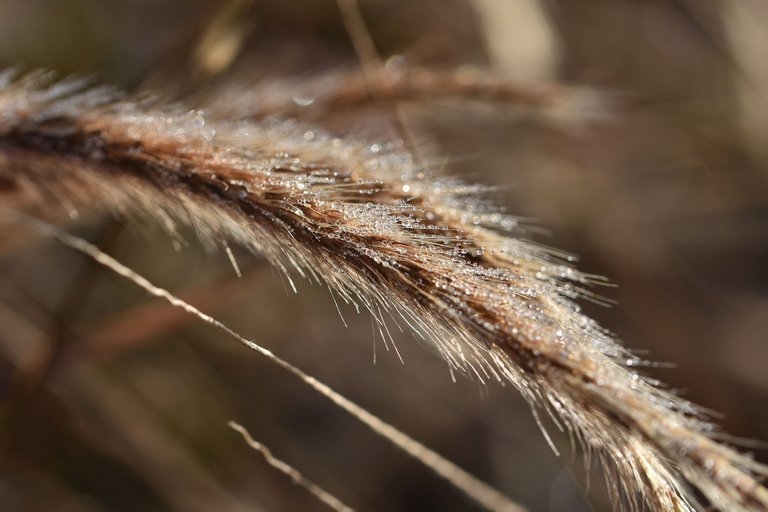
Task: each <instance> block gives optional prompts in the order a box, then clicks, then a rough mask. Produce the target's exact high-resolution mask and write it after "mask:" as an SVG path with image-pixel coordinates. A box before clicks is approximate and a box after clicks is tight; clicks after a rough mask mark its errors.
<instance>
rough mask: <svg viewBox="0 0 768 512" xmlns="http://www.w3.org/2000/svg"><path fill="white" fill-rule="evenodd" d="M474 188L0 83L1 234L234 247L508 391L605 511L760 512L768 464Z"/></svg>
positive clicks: (178, 118) (244, 121) (401, 162)
mask: <svg viewBox="0 0 768 512" xmlns="http://www.w3.org/2000/svg"><path fill="white" fill-rule="evenodd" d="M485 191H486V187H483V186H482V185H476V184H469V183H465V182H462V181H459V180H455V179H448V178H445V177H442V176H440V175H438V174H437V173H436V172H435V171H434V170H433V169H431V168H430V165H429V162H428V161H426V162H425V161H424V159H423V158H414V157H413V156H412V154H411V152H410V151H409V150H408V149H407V148H406V147H405V146H402V145H397V144H391V143H382V142H376V141H366V140H361V139H357V138H353V137H347V138H341V137H336V136H333V135H330V134H328V133H326V132H324V131H323V130H322V129H319V128H317V127H315V126H310V125H305V124H301V123H297V122H295V121H280V120H274V119H271V120H265V121H255V120H253V119H250V118H239V117H235V116H232V115H231V114H230V115H225V114H222V113H221V112H218V113H217V111H216V110H215V109H213V110H211V111H210V112H208V111H206V110H205V109H204V108H201V109H192V108H189V107H186V106H184V105H183V104H178V103H177V104H174V105H172V106H165V105H162V104H159V103H158V101H157V100H154V99H152V98H151V97H147V96H143V97H131V96H130V95H127V94H124V93H120V92H118V91H115V90H112V89H110V88H104V87H92V86H88V85H87V83H86V82H85V81H83V80H75V79H72V80H63V81H56V80H53V78H52V76H51V75H50V74H48V73H45V72H34V73H29V74H26V75H22V76H19V75H18V74H17V73H14V72H5V73H3V74H2V75H0V193H1V194H2V195H3V201H2V203H1V204H2V206H1V208H2V210H3V215H4V218H5V219H9V218H18V215H19V214H23V215H25V216H34V217H36V218H38V219H44V220H45V221H46V222H61V221H64V220H66V219H71V218H76V217H77V216H78V215H80V214H81V213H84V212H87V211H89V210H106V211H109V212H111V213H112V214H114V215H116V216H119V217H121V218H123V219H126V220H127V221H128V222H143V221H145V220H147V219H151V220H152V221H153V222H157V223H159V224H160V225H161V226H162V227H163V229H165V230H166V231H167V232H168V233H169V234H170V235H171V236H173V237H177V236H179V234H178V226H179V225H180V224H185V225H189V226H192V227H193V228H194V229H195V231H196V232H197V233H198V235H199V236H200V238H201V239H202V240H203V241H204V243H206V244H209V245H211V246H218V247H221V248H222V249H224V248H225V247H226V245H225V244H226V243H227V242H234V243H237V244H240V245H242V246H244V247H247V248H248V249H250V250H252V251H254V252H255V253H258V254H260V255H262V256H264V257H265V258H266V259H267V260H269V262H270V263H271V264H272V265H273V266H274V267H275V268H277V269H278V270H279V271H281V272H282V273H284V274H285V276H286V277H287V279H288V281H289V282H291V283H293V281H294V280H295V279H297V278H304V279H311V280H314V281H317V282H319V283H323V284H324V285H327V286H328V288H329V289H330V290H331V293H332V294H333V295H334V296H335V298H338V299H340V300H342V301H344V302H346V303H348V304H352V305H353V306H354V307H355V308H356V309H357V310H360V311H362V310H366V311H367V312H368V313H369V314H371V315H372V316H373V318H374V319H375V322H376V326H377V329H378V330H379V331H380V335H381V336H382V337H383V338H384V339H389V340H391V334H390V331H391V329H392V328H398V327H400V328H403V329H409V330H411V331H412V332H413V333H414V334H415V336H417V337H419V338H421V339H423V340H426V341H428V342H429V343H430V344H431V345H432V346H433V347H434V349H435V350H436V351H437V352H438V353H439V354H440V355H441V356H442V357H443V358H444V359H445V360H446V362H447V364H448V365H450V367H451V369H452V370H453V371H454V372H457V373H461V374H464V375H467V376H469V377H471V378H474V379H477V380H478V381H480V382H484V383H486V382H488V383H490V382H497V383H500V384H511V385H512V386H513V387H515V388H516V389H517V390H518V391H519V392H520V393H521V394H522V395H523V396H524V397H525V399H526V400H527V401H528V402H529V403H530V405H531V407H532V410H533V413H534V415H537V417H538V415H541V414H544V415H547V416H549V417H550V418H551V419H552V421H553V422H554V423H555V424H556V425H557V426H558V427H559V428H561V429H563V430H567V431H568V432H569V433H571V434H572V436H573V438H574V439H575V441H576V442H577V443H578V444H579V445H580V446H581V447H582V449H583V450H584V451H586V452H589V453H590V454H594V455H595V456H596V457H597V458H598V459H599V460H600V461H601V463H602V465H603V466H604V467H605V468H607V470H608V471H610V472H612V475H613V476H611V477H610V478H608V482H609V484H610V487H611V491H612V492H613V496H614V499H615V503H616V506H617V508H619V507H627V508H632V509H639V508H642V507H648V508H651V509H653V510H705V509H707V507H710V508H711V507H714V508H716V509H718V510H722V511H747V510H768V490H766V488H765V487H763V486H762V484H761V483H760V479H761V478H763V477H765V476H766V474H767V473H768V471H767V470H766V468H765V467H764V466H762V465H760V464H758V463H756V462H754V461H753V460H752V459H751V458H749V457H747V456H745V455H742V454H740V453H738V452H736V451H735V450H733V449H731V448H729V447H727V446H725V445H724V444H721V443H719V442H718V441H717V439H718V437H719V436H720V435H721V433H720V432H719V431H718V430H717V427H716V426H715V425H714V424H713V423H712V422H710V421H709V420H708V419H707V418H706V416H705V415H704V414H703V413H702V412H701V411H700V410H699V408H697V407H696V406H695V405H693V404H691V403H689V402H687V401H685V400H682V399H680V398H678V397H677V396H675V395H674V394H672V393H670V392H669V391H667V390H665V389H663V388H662V387H660V386H659V385H658V384H657V383H656V382H655V381H652V380H650V379H647V378H646V377H644V376H643V374H642V373H641V371H640V369H641V368H642V367H643V366H645V365H649V364H651V363H649V362H648V361H645V360H643V359H641V358H639V357H637V356H636V355H634V354H632V353H631V352H629V351H628V350H626V349H625V348H623V347H622V346H620V345H619V344H617V343H616V342H615V340H614V339H613V337H612V336H611V335H610V334H609V333H608V332H606V331H605V330H604V329H602V328H601V327H600V326H599V325H597V324H596V323H595V322H594V321H592V320H591V319H589V318H587V317H586V316H585V315H583V314H582V313H581V311H580V308H579V307H578V306H577V305H576V303H575V300H576V299H579V298H582V297H586V298H593V297H594V295H593V292H592V291H591V290H590V287H591V285H592V284H593V283H594V282H596V281H600V278H598V277H596V276H592V275H587V274H583V273H581V272H579V271H578V270H577V269H576V268H575V267H574V266H573V261H572V258H570V257H568V256H567V255H565V254H562V253H559V252H558V251H554V250H550V249H547V248H542V247H541V246H539V245H536V244H534V243H531V242H528V241H526V240H525V239H524V238H522V236H523V235H524V229H523V228H521V226H520V223H519V221H518V219H517V218H515V217H514V216H510V215H507V214H505V213H502V212H500V211H499V210H498V209H496V208H495V207H494V206H493V205H492V204H491V203H489V202H488V201H486V200H484V199H483V194H484V192H485ZM22 225H23V224H22ZM70 245H72V244H70ZM75 245H76V244H75ZM484 505H486V506H488V507H489V508H495V507H494V505H493V504H492V503H491V504H489V503H484Z"/></svg>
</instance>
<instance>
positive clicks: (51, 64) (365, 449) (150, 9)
mask: <svg viewBox="0 0 768 512" xmlns="http://www.w3.org/2000/svg"><path fill="white" fill-rule="evenodd" d="M361 7H362V13H363V16H364V19H365V22H366V24H367V27H368V29H369V31H370V34H371V37H372V39H373V41H374V42H375V44H376V46H377V48H378V50H379V52H380V53H381V56H382V59H383V60H384V62H386V63H387V65H388V66H395V67H402V66H404V65H405V66H422V67H427V68H432V69H441V70H452V69H464V70H475V71H479V72H488V73H493V74H494V75H495V76H502V77H505V78H506V79H508V80H510V82H513V83H521V84H529V85H530V86H531V87H534V86H536V85H537V84H542V83H548V84H562V85H564V86H566V87H569V88H570V87H573V88H574V89H572V90H573V91H574V92H573V94H572V95H568V98H567V101H565V102H564V104H563V105H560V106H558V107H557V108H554V109H549V110H546V111H541V110H540V109H530V108H524V107H520V106H517V107H514V106H510V105H507V104H503V105H499V104H494V103H493V102H490V103H489V102H479V101H476V100H471V99H468V98H452V99H446V98H444V97H441V96H439V95H434V96H433V95H431V94H429V93H428V91H427V93H426V94H423V95H422V96H420V97H417V98H412V101H408V102H401V103H398V105H397V107H396V108H397V109H398V110H399V112H400V114H401V116H402V118H403V120H404V122H405V124H406V125H407V127H408V129H409V131H410V132H411V133H412V136H413V138H414V139H415V140H416V141H417V143H418V147H419V151H420V152H422V154H424V155H427V156H428V157H429V160H430V161H431V162H438V164H436V167H438V169H439V172H444V173H448V174H451V175H456V176H460V177H463V178H465V179H468V180H477V181H481V182H486V183H490V184H493V185H498V186H499V192H498V193H495V194H494V200H496V201H497V202H499V203H500V204H501V205H503V206H505V207H506V208H507V210H508V211H509V212H511V213H514V214H517V215H521V216H523V217H526V218H531V219H535V221H534V226H535V229H534V231H535V232H536V233H534V234H533V235H532V236H534V237H535V238H536V239H537V240H538V241H539V242H541V243H545V244H547V245H552V246H556V247H558V248H561V249H564V250H567V251H569V252H572V253H574V254H577V255H578V256H579V257H580V263H579V265H580V268H582V269H583V270H585V271H587V272H592V273H597V274H602V275H605V276H607V277H609V278H610V279H611V281H612V282H614V283H616V284H617V285H618V286H617V287H615V288H603V289H599V290H596V291H598V292H599V293H600V294H601V295H603V296H605V297H608V298H609V299H611V300H615V301H616V302H617V305H615V306H612V307H604V306H598V305H595V304H590V303H586V304H584V307H585V309H586V310H587V311H588V313H589V314H590V315H592V316H594V317H596V318H597V319H598V320H599V321H600V322H601V323H602V324H603V325H604V326H606V327H608V328H609V329H611V330H612V331H614V332H616V333H618V335H619V336H620V338H621V339H622V340H623V342H624V343H625V344H626V345H627V346H629V347H631V348H634V349H637V350H638V351H641V353H643V354H648V357H649V358H651V359H654V360H657V361H662V362H669V363H674V364H673V365H669V367H667V365H665V366H664V367H659V368H652V369H649V370H648V373H649V374H651V375H653V376H654V377H657V378H660V379H662V380H663V381H665V382H667V383H668V384H669V385H670V386H671V387H672V388H674V389H678V390H679V391H680V392H681V393H682V394H683V396H685V397H686V398H688V399H690V400H692V401H694V402H696V403H699V404H702V405H703V406H704V407H706V408H707V409H711V410H712V411H717V413H718V414H719V415H721V416H718V418H719V420H718V421H719V422H720V423H721V424H722V425H723V427H724V429H725V430H726V431H727V432H729V433H731V434H733V435H734V436H737V437H738V438H743V439H749V440H760V441H768V399H767V397H768V344H767V343H766V333H767V332H768V270H766V269H767V268H768V267H767V266H766V263H767V262H768V140H767V138H768V135H766V134H767V133H768V67H767V66H765V62H766V61H767V58H768V50H766V48H768V21H766V20H768V4H766V3H765V2H763V1H762V0H740V1H739V2H729V1H724V0H722V1H708V2H704V1H696V0H667V1H662V0H656V1H654V0H631V1H630V0H592V1H589V2H570V1H564V0H514V1H513V0H508V1H505V2H502V1H498V0H447V1H438V0H426V1H422V2H409V1H405V0H392V1H385V0H365V1H362V2H361ZM13 65H19V66H21V67H22V69H34V68H36V67H46V68H50V69H54V70H57V71H59V72H61V73H63V74H67V73H78V74H83V73H94V74H95V75H96V76H97V77H98V80H99V81H104V82H107V83H112V84H115V85H118V86H120V87H123V88H126V89H128V90H134V91H137V90H147V89H151V90H155V91H158V93H159V94H163V95H167V96H169V98H178V97H183V96H186V95H189V94H194V98H195V100H194V101H200V102H202V101H213V102H216V101H217V99H221V98H225V99H227V98H230V97H232V96H231V93H230V95H229V96H228V95H227V91H228V90H231V89H230V87H231V84H236V85H237V87H239V89H238V90H239V91H250V92H251V93H253V94H255V95H256V97H258V96H259V95H263V97H264V98H267V99H268V98H272V99H274V98H277V99H278V100H280V99H281V98H282V99H283V100H285V99H286V98H288V99H290V98H297V99H303V98H306V97H307V94H312V92H313V91H312V84H313V83H315V82H314V81H313V80H315V78H316V77H318V76H325V75H327V74H328V73H337V72H341V73H346V72H355V71H356V70H359V66H360V63H359V61H358V59H357V57H356V55H355V52H354V50H353V46H352V44H351V43H350V36H349V32H348V31H347V29H346V28H345V26H344V23H343V21H342V17H341V16H340V14H339V8H338V5H337V4H336V3H335V2H333V1H318V0H283V1H281V2H273V1H267V0H253V1H249V0H228V1H225V2H220V1H213V0H210V1H207V0H125V1H105V0H0V66H2V67H6V66H13ZM568 90H571V89H568ZM201 91H202V92H201ZM319 93H320V91H318V94H319ZM204 98H207V99H204ZM227 101H229V100H227ZM265 101H266V100H265ZM304 103H306V102H304ZM387 108H393V107H392V105H388V107H387ZM292 115H298V116H299V117H302V116H306V117H307V118H310V119H311V120H312V122H313V123H317V124H321V125H324V126H325V127H326V128H328V129H329V130H332V131H334V132H336V133H341V134H353V135H355V136H364V137H373V138H384V139H386V138H387V137H391V134H392V129H391V128H392V126H391V122H392V117H391V116H389V115H385V113H384V112H382V108H381V105H380V104H378V105H377V104H376V103H375V102H373V101H371V102H370V104H369V105H358V106H356V107H354V108H350V109H348V110H342V111H333V112H327V111H326V112H313V110H312V107H311V105H310V106H308V108H307V109H305V110H303V111H299V113H298V114H297V113H296V112H292ZM70 228H71V229H72V230H73V231H74V232H76V233H78V234H80V235H82V236H84V237H86V238H87V239H89V240H91V241H94V242H95V243H97V244H98V245H99V246H100V247H102V248H103V249H104V250H106V251H107V252H109V253H110V254H113V255H115V256H116V257H117V258H118V259H119V260H121V261H122V262H124V263H126V264H128V265H129V266H131V267H132V268H134V269H135V270H137V271H138V272H140V273H142V274H143V275H145V276H147V277H148V278H149V279H150V280H152V281H154V282H155V283H158V284H160V285H162V286H165V287H168V288H169V289H171V290H173V291H174V292H175V293H178V294H179V295H180V296H182V297H184V298H186V299H187V300H189V301H190V302H192V303H193V304H195V305H198V306H199V307H200V308H201V309H203V310H205V311H208V312H211V313H213V314H214V315H215V316H217V317H218V318H221V319H222V320H225V321H226V322H228V323H229V324H230V325H232V326H233V327H235V328H236V329H237V330H238V331H239V332H241V333H243V334H244V335H246V336H247V337H251V338H253V339H255V340H257V341H258V342H259V343H261V344H263V345H265V346H268V347H269V348H271V349H273V350H274V351H275V352H276V353H278V354H279V355H281V356H282V357H284V358H286V359H287V360H289V361H291V362H292V363H294V364H296V365H298V366H299V367H301V368H304V369H306V370H307V371H308V372H309V373H311V374H313V375H314V376H316V377H318V378H319V379H321V380H322V381H325V382H326V383H328V384H330V385H331V386H332V387H334V388H335V389H336V390H338V391H340V392H341V393H342V394H344V395H346V396H348V397H350V398H352V399H353V400H355V401H357V402H359V403H360V404H362V405H364V406H365V407H367V408H368V409H369V410H370V411H372V412H374V413H375V414H377V415H379V416H381V417H382V418H384V419H386V420H387V421H389V422H391V423H393V424H395V425H396V426H398V427H399V428H401V429H403V430H404V431H406V432H408V433H409V434H411V435H413V436H414V437H416V438H417V439H419V440H421V441H423V442H424V443H426V444H427V445H429V446H430V447H432V448H434V449H436V450H437V451H439V452H441V453H442V454H444V455H445V456H447V457H448V458H450V459H452V460H453V461H455V462H457V463H458V464H459V465H461V466H462V467H464V468H466V469H467V470H469V471H470V472H472V473H474V474H475V475H477V476H479V477H481V478H482V479H484V480H485V481H487V482H489V483H491V484H492V485H494V486H495V487H497V488H498V489H500V490H502V491H503V492H505V493H506V494H508V495H509V496H510V497H512V498H513V499H515V500H516V501H519V502H520V503H522V504H524V505H526V506H527V507H528V508H529V509H530V510H532V511H553V512H554V511H557V512H561V511H563V512H564V511H582V510H583V511H587V510H611V509H612V507H611V504H610V502H609V501H608V500H607V498H606V495H605V492H604V490H603V486H602V484H601V481H602V476H601V470H600V468H599V467H593V468H592V470H591V471H590V472H589V476H588V475H587V472H585V470H584V463H583V460H582V457H581V455H580V454H579V453H575V452H573V451H572V450H571V448H570V447H569V442H568V438H567V436H566V435H564V434H560V433H559V432H558V431H557V429H556V428H553V427H552V426H551V425H550V428H549V431H550V433H551V435H552V436H553V438H554V441H555V443H556V444H557V445H558V447H559V448H560V449H561V450H560V451H561V454H560V456H556V455H555V454H554V453H553V452H552V450H550V449H549V448H548V446H547V444H546V442H545V441H544V438H543V436H542V435H541V433H540V432H539V430H538V427H537V426H536V424H535V422H534V421H533V419H532V416H531V414H530V411H529V409H528V407H527V406H526V405H525V404H524V403H523V402H522V401H521V400H520V398H519V397H518V396H517V394H516V393H515V392H514V391H513V390H511V389H508V388H500V387H498V386H495V385H491V386H489V387H483V386H480V385H478V384H477V383H474V382H472V381H470V380H468V379H463V378H461V379H459V381H458V382H456V383H453V382H452V381H451V378H450V375H449V372H448V368H447V365H446V364H445V363H443V362H442V361H441V360H440V359H439V358H438V357H436V356H435V355H434V354H433V353H432V352H431V351H430V350H429V349H428V348H427V347H425V346H423V345H422V344H420V343H419V342H418V341H416V340H415V339H413V338H412V337H411V336H409V335H408V334H401V335H398V336H397V339H398V349H399V350H400V352H401V354H402V356H403V359H404V361H405V362H404V364H401V362H400V360H399V359H398V357H397V356H396V355H395V354H394V353H393V352H387V351H386V349H385V347H384V346H383V343H382V342H381V340H378V341H375V335H374V334H373V332H372V328H371V327H372V324H371V319H370V318H368V317H367V316H366V315H357V314H355V313H354V312H353V311H352V310H350V309H344V308H342V314H343V315H344V318H345V320H346V322H347V324H348V327H344V324H343V322H342V321H341V319H340V318H339V315H338V313H337V311H336V308H335V306H334V304H333V301H332V299H331V297H330V296H329V294H328V292H327V290H325V289H323V288H321V287H319V286H316V285H310V284H308V283H301V286H300V290H299V293H298V294H293V293H292V292H288V291H286V288H285V285H284V283H283V282H282V281H281V279H280V277H279V276H278V275H277V274H276V273H275V272H273V271H271V270H270V269H269V267H268V266H267V265H266V264H265V263H264V262H263V261H262V260H260V259H259V258H258V257H255V256H251V255H249V254H247V253H245V252H244V251H242V250H240V249H239V248H237V247H233V251H234V254H235V257H236V258H237V261H238V262H239V264H240V266H241V268H242V270H243V277H242V278H237V276H236V275H235V272H234V270H233V269H232V266H231V265H230V262H229V260H228V258H227V256H226V255H224V254H221V253H210V252H208V251H206V250H205V249H204V248H203V247H202V246H201V245H200V244H199V243H198V242H197V241H196V240H195V237H194V234H192V233H188V236H187V244H185V245H184V246H183V247H181V248H177V247H174V245H173V244H172V243H171V241H170V240H168V239H167V238H166V237H165V236H163V235H162V234H161V233H160V232H159V230H156V229H153V228H152V227H148V226H140V227H136V226H129V225H125V224H124V223H122V222H121V221H119V220H115V219H111V218H106V217H101V216H98V215H92V216H88V217H86V218H84V219H82V220H81V221H80V222H77V223H74V224H70ZM374 345H375V348H374ZM374 352H375V353H376V364H375V365H374V362H373V355H374ZM0 399H2V403H0V413H1V414H2V416H1V417H0V443H1V444H0V509H2V510H8V511H27V510H29V511H37V510H40V511H43V510H45V511H48V510H60V511H67V512H71V511H89V512H90V511H100V510H116V511H121V510H126V511H128V510H147V511H155V510H156V511H193V512H194V511H211V510H232V511H234V510H269V511H281V510H285V511H293V510H322V506H321V505H320V504H319V503H318V502H316V501H314V500H313V499H312V498H311V497H309V496H308V494H307V493H306V492H305V491H304V490H302V489H300V488H298V487H295V486H293V485H292V484H291V483H290V481H288V479H286V478H285V477H284V476H283V475H281V474H279V473H277V472H276V471H275V470H274V469H272V468H270V467H269V466H267V464H266V463H265V462H264V460H263V459H262V458H261V457H260V456H259V454H258V453H256V452H254V451H252V450H250V449H249V448H248V447H247V446H246V445H245V444H244V443H243V441H242V439H241V438H240V437H239V436H238V435H237V434H236V433H235V432H233V431H232V430H230V429H229V428H228V427H227V421H229V420H235V421H238V422H240V423H242V424H243V425H244V426H245V427H246V428H248V429H249V430H250V432H251V434H252V435H253V436H254V437H255V438H256V439H258V440H259V441H261V442H263V443H265V444H266V445H267V446H268V447H270V448H271V449H272V450H273V452H274V453H275V455H276V456H278V457H280V458H282V459H284V460H286V461H288V462H289V463H291V464H293V465H294V466H296V467H297V468H299V469H300V470H301V471H302V472H303V473H304V474H305V475H306V476H308V477H309V478H311V479H313V480H315V481H316V482H318V483H320V484H321V485H322V486H324V487H325V488H327V489H328V490H329V491H331V492H333V493H334V494H335V495H337V496H338V497H339V498H340V499H342V500H343V501H345V502H346V503H348V504H349V505H350V506H353V507H355V508H357V509H360V510H371V511H374V510H375V511H385V510H442V511H451V510H456V511H461V510H474V505H473V504H472V503H471V502H469V501H467V500H466V499H465V498H464V497H463V496H462V495H460V494H459V493H458V492H457V491H455V490H454V489H453V488H451V487H450V486H449V485H448V484H446V483H445V482H443V481H441V480H440V479H439V478H437V477H435V476H434V475H433V474H432V473H431V472H430V471H429V470H428V469H426V468H424V467H421V466H420V465H419V464H417V463H416V462H414V461H413V460H411V459H410V458H408V457H407V456H406V455H404V454H403V453H401V452H400V451H399V450H397V449H395V448H393V447H392V446H390V445H389V444H388V443H387V442H385V441H383V440H381V439H380V438H378V437H377V436H375V435H373V434H372V433H371V432H370V431H368V430H367V429H366V428H364V427H362V426H361V425H360V424H358V423H357V422H356V421H355V420H353V419H351V418H350V417H348V416H347V415H346V414H345V413H343V412H341V411H339V410H337V409H335V408H334V407H332V406H331V405H329V404H328V403H327V402H326V401H325V400H323V399H321V398H320V397H319V396H317V395H315V394H314V393H313V392H312V391H310V390H308V389H307V388H306V387H304V386H302V385H300V384H299V383H297V382H296V381H295V379H294V378H292V377H290V376H289V375H287V374H285V373H284V372H282V371H280V370H278V369H276V368H274V367H273V366H271V365H270V364H268V363H267V362H265V361H264V360H263V359H261V358H259V357H258V356H257V355H255V354H253V353H248V352H247V351H246V350H244V349H243V348H242V347H240V346H238V345H237V344H236V343H235V342H234V341H232V340H230V339H225V338H224V337H223V336H221V335H220V334H219V333H218V332H215V331H213V330H212V329H210V328H208V327H205V326H201V325H199V323H198V322H195V321H193V320H191V319H190V318H188V317H185V316H183V315H179V314H178V313H177V312H175V311H173V310H172V309H170V308H169V307H168V306H166V305H165V304H164V303H161V302H160V301H157V300H152V299H150V298H148V297H147V296H146V295H145V294H144V293H142V292H141V291H138V290H137V289H136V288H135V287H133V286H132V285H131V284H129V283H126V282H124V281H121V280H120V279H119V278H117V277H115V276H113V275H111V274H109V273H108V272H107V271H105V270H103V269H100V268H97V267H95V266H94V265H93V264H92V263H91V262H89V261H86V260H85V259H83V258H82V257H81V256H79V255H77V254H73V253H72V252H71V251H68V250H66V249H63V248H61V247H59V246H57V245H56V244H54V243H51V242H49V241H45V240H27V241H25V242H24V243H21V244H15V245H13V246H7V247H2V248H0ZM765 446H766V445H765V444H760V443H750V444H749V446H748V447H747V448H746V449H747V450H748V451H752V452H753V453H754V454H755V457H756V458H757V459H759V460H762V461H766V462H768V451H766V449H765Z"/></svg>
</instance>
